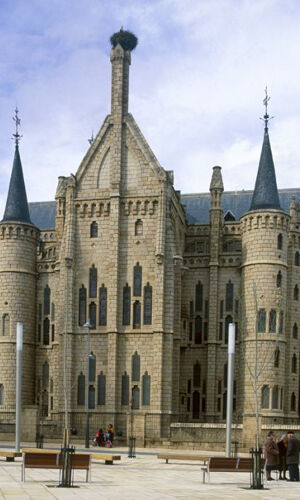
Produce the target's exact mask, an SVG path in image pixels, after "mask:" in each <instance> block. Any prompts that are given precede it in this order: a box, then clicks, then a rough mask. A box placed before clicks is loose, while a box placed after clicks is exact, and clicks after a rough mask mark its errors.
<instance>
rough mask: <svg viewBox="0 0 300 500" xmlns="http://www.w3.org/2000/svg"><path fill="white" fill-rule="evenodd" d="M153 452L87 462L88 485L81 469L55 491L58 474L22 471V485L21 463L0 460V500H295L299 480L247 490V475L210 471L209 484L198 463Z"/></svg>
mask: <svg viewBox="0 0 300 500" xmlns="http://www.w3.org/2000/svg"><path fill="white" fill-rule="evenodd" d="M93 451H94V449H93ZM120 451H121V450H120ZM122 451H123V452H124V451H126V450H124V449H123V450H122ZM157 451H158V450H150V449H148V448H147V449H145V450H144V449H143V450H137V457H136V458H135V459H130V458H128V457H127V454H126V453H124V454H122V458H121V461H120V462H116V463H115V464H114V465H112V466H111V465H105V464H102V463H101V462H100V463H99V462H93V463H92V482H91V483H88V484H87V483H85V471H75V485H76V486H79V487H78V488H70V489H68V488H57V484H58V478H59V471H58V470H46V469H27V470H26V482H25V483H22V482H21V459H17V460H16V462H14V463H7V462H5V461H0V499H1V500H2V499H9V500H14V499H16V500H23V499H26V500H28V499H30V500H33V499H34V500H44V499H47V500H48V499H52V500H53V499H55V498H56V499H63V500H66V499H75V500H79V499H82V500H85V499H89V500H94V499H97V500H99V498H101V499H107V500H121V499H123V498H126V500H171V499H178V500H183V499H185V500H196V499H197V500H198V499H203V500H212V499H214V500H216V499H218V500H219V499H222V500H229V499H235V500H236V499H238V500H248V499H249V500H250V499H251V500H253V499H260V500H268V499H272V500H285V499H286V500H296V499H297V500H298V499H299V498H300V482H299V483H289V482H286V481H272V482H270V483H267V484H266V487H267V488H269V489H266V490H259V491H258V490H256V491H251V490H249V489H248V488H249V479H250V478H249V474H243V473H238V474H235V473H212V474H211V483H210V484H207V483H206V484H203V483H202V471H201V464H200V463H197V462H192V463H191V462H174V463H172V462H171V463H169V464H166V463H165V461H164V460H158V459H157V458H156V453H157ZM182 452H183V450H182ZM114 453H118V449H114ZM184 453H186V452H184ZM214 454H215V453H212V455H214Z"/></svg>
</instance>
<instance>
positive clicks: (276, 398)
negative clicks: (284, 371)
mask: <svg viewBox="0 0 300 500" xmlns="http://www.w3.org/2000/svg"><path fill="white" fill-rule="evenodd" d="M278 403H279V388H278V385H274V387H273V390H272V409H273V410H277V409H278Z"/></svg>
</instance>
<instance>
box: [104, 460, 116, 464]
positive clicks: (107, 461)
mask: <svg viewBox="0 0 300 500" xmlns="http://www.w3.org/2000/svg"><path fill="white" fill-rule="evenodd" d="M113 463H114V462H113V461H112V460H105V464H106V465H113Z"/></svg>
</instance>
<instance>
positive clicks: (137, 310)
mask: <svg viewBox="0 0 300 500" xmlns="http://www.w3.org/2000/svg"><path fill="white" fill-rule="evenodd" d="M133 328H141V303H140V301H139V300H136V301H135V302H134V304H133Z"/></svg>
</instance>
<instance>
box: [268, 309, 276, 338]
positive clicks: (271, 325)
mask: <svg viewBox="0 0 300 500" xmlns="http://www.w3.org/2000/svg"><path fill="white" fill-rule="evenodd" d="M269 332H270V333H276V311H275V309H271V311H270V313H269Z"/></svg>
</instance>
